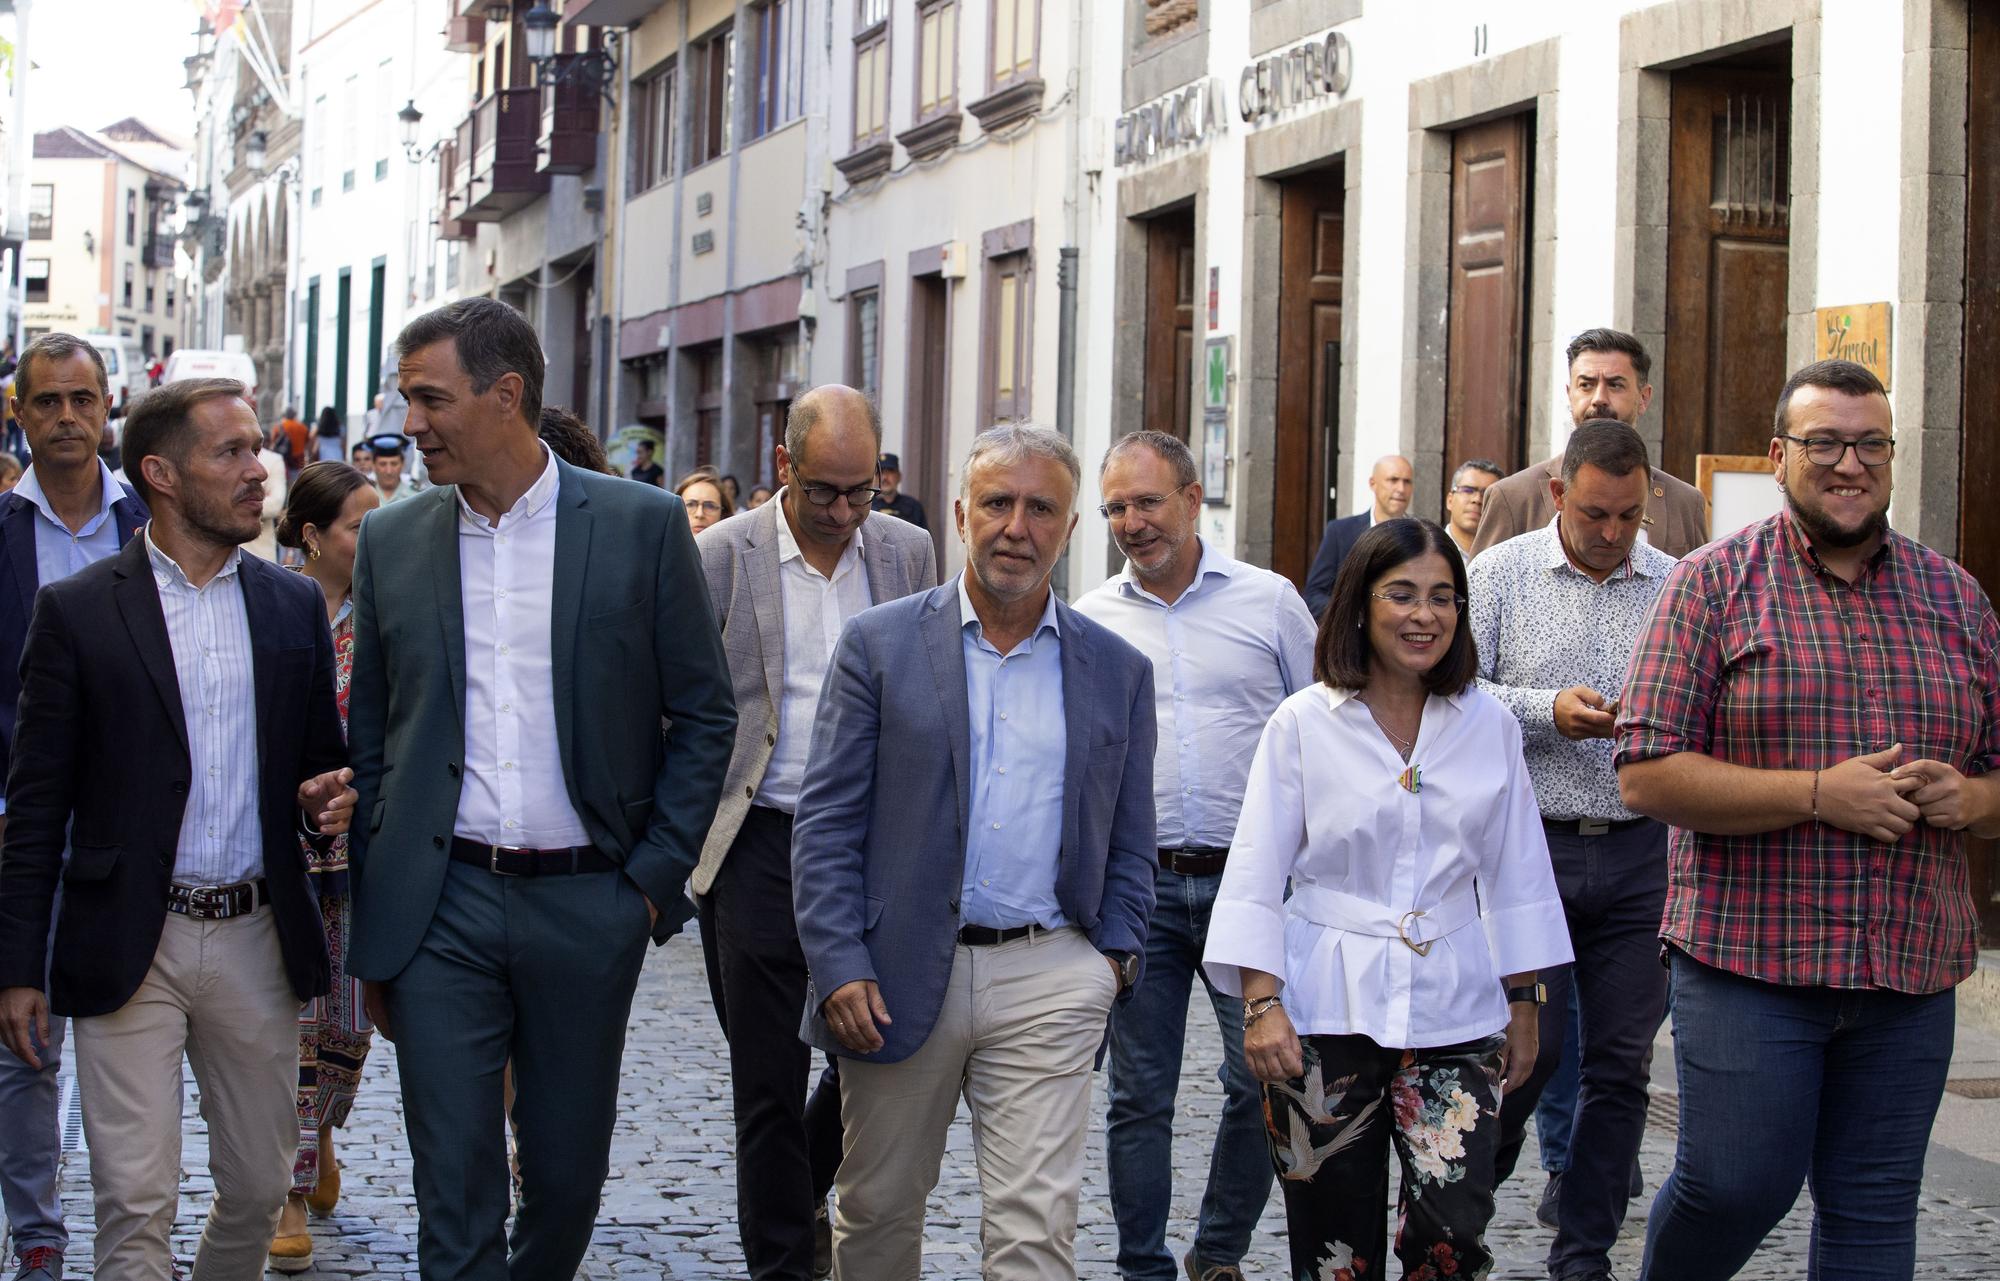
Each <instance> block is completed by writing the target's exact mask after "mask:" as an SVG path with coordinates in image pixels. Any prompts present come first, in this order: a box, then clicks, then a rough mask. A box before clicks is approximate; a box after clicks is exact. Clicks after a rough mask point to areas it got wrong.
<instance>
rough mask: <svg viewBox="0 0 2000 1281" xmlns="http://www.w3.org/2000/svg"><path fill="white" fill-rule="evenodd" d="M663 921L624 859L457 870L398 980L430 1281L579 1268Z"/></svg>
mask: <svg viewBox="0 0 2000 1281" xmlns="http://www.w3.org/2000/svg"><path fill="white" fill-rule="evenodd" d="M364 910H365V909H364ZM649 929H650V920H649V917H648V915H647V912H646V900H645V896H644V895H642V894H641V893H640V892H639V888H638V887H637V886H636V885H634V884H633V883H632V882H631V881H630V880H628V879H627V878H626V877H625V875H624V874H623V873H620V872H590V873H584V874H581V875H577V876H537V877H507V876H496V875H494V874H493V873H491V872H488V871H485V870H483V869H481V868H476V867H471V866H468V865H466V864H464V863H453V864H451V866H450V868H449V869H448V870H447V872H446V875H445V883H444V891H443V893H442V894H441V895H440V896H439V898H438V907H437V914H436V915H435V916H434V917H432V919H431V925H430V930H429V932H428V933H427V934H425V936H424V941H423V942H422V943H421V944H420V945H419V946H418V948H417V954H416V956H415V957H413V958H412V959H411V961H410V963H409V965H407V966H405V967H404V969H403V972H402V973H401V974H398V975H397V976H396V977H395V979H394V980H393V981H391V982H390V983H389V985H388V990H387V994H386V995H387V999H388V1014H389V1027H388V1031H389V1032H390V1033H391V1034H392V1035H393V1036H394V1038H395V1043H396V1056H397V1063H398V1067H399V1070H400V1073H401V1076H402V1084H403V1118H404V1125H405V1127H406V1128H407V1129H408V1131H409V1136H410V1155H411V1158H412V1165H413V1167H414V1174H415V1182H416V1192H417V1214H418V1228H417V1266H418V1270H419V1272H420V1273H421V1275H422V1276H423V1278H424V1281H509V1279H510V1278H511V1281H550V1279H551V1278H568V1277H572V1276H575V1275H576V1271H577V1268H578V1266H579V1265H581V1263H582V1262H583V1256H584V1253H585V1251H587V1250H588V1249H589V1248H590V1235H591V1230H592V1228H593V1227H595V1225H596V1221H597V1207H598V1202H599V1200H600V1198H601V1196H602V1194H603V1191H604V1180H605V1176H606V1175H607V1173H608V1172H609V1170H610V1166H611V1127H612V1123H613V1122H614V1121H615V1120H616V1119H617V1114H618V1073H619V1067H620V1063H621V1061H622V1060H623V1058H624V1053H625V1024H626V1020H627V1019H628V1018H629V1017H630V1015H631V1011H632V993H633V991H634V990H635V989H636V988H637V987H638V983H639V969H640V966H641V964H642V963H643V962H644V960H645V955H646V940H647V936H648V933H649ZM510 1057H511V1058H512V1059H513V1062H514V1082H515V1090H516V1094H515V1101H514V1112H513V1120H514V1126H515V1132H516V1135H517V1142H518V1151H519V1156H520V1163H521V1204H520V1211H519V1213H518V1215H517V1216H516V1217H515V1220H514V1231H513V1235H512V1238H511V1239H509V1237H508V1236H507V1234H506V1223H507V1211H508V1201H509V1197H508V1191H509V1189H508V1172H507V1146H506V1137H505V1136H506V1129H507V1120H506V1111H505V1104H504V1102H503V1099H502V1094H501V1074H502V1072H503V1071H504V1069H505V1068H506V1065H507V1061H508V1059H509V1058H510Z"/></svg>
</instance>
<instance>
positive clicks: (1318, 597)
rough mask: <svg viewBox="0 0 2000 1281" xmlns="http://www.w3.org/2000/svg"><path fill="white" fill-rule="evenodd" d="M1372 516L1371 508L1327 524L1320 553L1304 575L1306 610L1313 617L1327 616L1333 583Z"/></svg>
mask: <svg viewBox="0 0 2000 1281" xmlns="http://www.w3.org/2000/svg"><path fill="white" fill-rule="evenodd" d="M1374 517H1375V513H1374V510H1373V509H1372V508H1371V509H1369V510H1368V511H1364V512H1356V513H1355V514H1354V515H1352V516H1342V517H1341V518H1340V519H1339V520H1331V521H1328V522H1327V524H1326V533H1325V534H1323V535H1321V536H1320V540H1319V554H1318V555H1317V556H1314V557H1313V564H1312V569H1311V571H1310V572H1308V573H1307V574H1306V591H1305V596H1306V608H1307V609H1309V610H1311V611H1312V616H1313V617H1314V618H1318V617H1319V616H1320V615H1321V614H1324V613H1326V604H1327V602H1328V601H1330V600H1332V599H1333V581H1334V579H1336V578H1338V577H1340V567H1341V565H1342V563H1343V562H1345V561H1346V560H1347V553H1349V552H1351V551H1353V550H1354V544H1356V543H1358V542H1360V541H1361V536H1362V535H1363V534H1365V533H1367V532H1368V529H1369V527H1370V526H1371V525H1373V524H1374V523H1375V522H1374Z"/></svg>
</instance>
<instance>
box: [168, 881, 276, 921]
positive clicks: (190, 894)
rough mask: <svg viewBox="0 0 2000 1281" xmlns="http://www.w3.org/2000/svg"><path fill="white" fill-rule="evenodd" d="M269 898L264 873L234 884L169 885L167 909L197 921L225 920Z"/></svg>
mask: <svg viewBox="0 0 2000 1281" xmlns="http://www.w3.org/2000/svg"><path fill="white" fill-rule="evenodd" d="M270 901H271V890H270V887H269V886H268V885H266V884H265V881H264V878H263V877H261V876H260V877H258V878H257V879H256V880H254V881H239V882H237V883H236V884H234V885H169V886H167V910H168V911H169V912H174V913H177V914H178V915H181V916H187V917H192V918H193V919H195V920H197V921H226V920H228V919H229V918H230V917H232V916H248V915H249V914H250V913H252V912H254V911H256V910H257V909H258V908H260V907H262V906H264V904H266V903H268V902H270Z"/></svg>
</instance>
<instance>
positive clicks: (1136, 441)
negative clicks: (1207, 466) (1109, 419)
mask: <svg viewBox="0 0 2000 1281" xmlns="http://www.w3.org/2000/svg"><path fill="white" fill-rule="evenodd" d="M1130 449H1150V450H1152V451H1153V453H1154V454H1156V455H1158V456H1159V458H1160V461H1162V462H1164V463H1166V464H1167V465H1168V466H1169V467H1172V468H1173V469H1174V484H1175V485H1177V486H1179V487H1181V488H1183V489H1185V488H1186V487H1187V486H1189V485H1192V484H1194V482H1195V477H1196V475H1197V474H1198V473H1197V472H1196V471H1195V468H1194V454H1193V453H1191V452H1189V450H1188V447H1187V444H1186V442H1184V441H1183V440H1181V438H1180V437H1178V436H1169V435H1168V434H1167V433H1166V432H1163V431H1135V432H1132V433H1130V434H1129V435H1125V436H1120V437H1119V438H1118V439H1117V440H1114V441H1112V442H1111V448H1109V449H1107V450H1105V451H1104V461H1103V463H1101V464H1100V465H1099V466H1098V468H1097V478H1098V479H1099V480H1103V479H1104V471H1105V468H1107V467H1109V466H1111V460H1112V459H1114V458H1116V457H1118V455H1120V454H1122V453H1124V452H1125V451H1127V450H1130Z"/></svg>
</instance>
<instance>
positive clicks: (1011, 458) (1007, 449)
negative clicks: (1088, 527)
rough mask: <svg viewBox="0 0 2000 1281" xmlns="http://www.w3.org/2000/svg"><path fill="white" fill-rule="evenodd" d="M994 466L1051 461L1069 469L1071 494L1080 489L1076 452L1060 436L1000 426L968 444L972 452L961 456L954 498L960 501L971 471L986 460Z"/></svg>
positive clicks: (1039, 429)
mask: <svg viewBox="0 0 2000 1281" xmlns="http://www.w3.org/2000/svg"><path fill="white" fill-rule="evenodd" d="M989 457H990V458H992V459H993V460H994V461H995V462H1002V463H1018V462H1020V461H1021V460H1022V459H1025V458H1031V457H1032V458H1053V459H1054V460H1055V461H1057V462H1059V463H1061V464H1062V465H1063V466H1064V467H1066V468H1068V469H1069V484H1070V492H1071V493H1072V494H1075V493H1080V492H1082V489H1083V464H1082V463H1081V462H1080V461H1079V460H1078V459H1077V456H1076V450H1075V449H1074V448H1072V447H1071V445H1070V443H1069V442H1068V441H1067V440H1064V439H1063V438H1062V436H1061V435H1060V434H1059V433H1057V432H1053V431H1050V430H1049V429H1048V428H1046V427H1037V426H1035V425H1034V424H1032V423H1001V424H1000V425H999V426H998V427H989V428H987V429H986V430H985V431H982V432H980V433H979V434H978V435H977V436H975V437H973V440H972V452H971V453H969V454H967V455H966V456H965V470H964V471H962V472H960V473H959V476H958V494H959V497H961V498H963V497H964V496H965V494H966V485H967V484H968V483H969V482H970V481H971V479H972V469H973V468H974V467H977V466H978V465H979V464H980V463H981V462H983V461H985V460H986V459H987V458H989Z"/></svg>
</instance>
